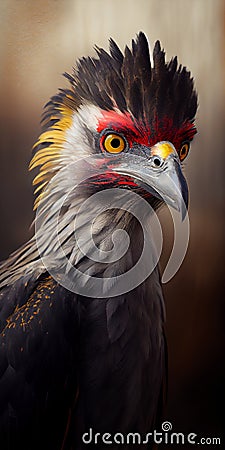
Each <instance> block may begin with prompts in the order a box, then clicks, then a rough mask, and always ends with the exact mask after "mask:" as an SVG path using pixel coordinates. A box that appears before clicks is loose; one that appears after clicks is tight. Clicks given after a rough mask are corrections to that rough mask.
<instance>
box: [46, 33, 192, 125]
mask: <svg viewBox="0 0 225 450" xmlns="http://www.w3.org/2000/svg"><path fill="white" fill-rule="evenodd" d="M95 49H96V52H97V55H98V57H97V58H90V57H86V58H81V59H80V60H79V61H78V64H77V67H76V68H75V69H74V72H73V75H72V76H71V75H69V74H67V73H66V74H64V75H65V76H66V78H67V79H68V80H69V82H70V84H71V90H70V91H66V90H64V91H62V92H61V93H59V94H58V96H55V97H53V98H52V101H51V103H50V104H49V105H47V106H48V107H47V111H46V113H45V119H46V120H45V124H46V125H51V123H49V124H47V123H46V122H47V119H48V118H50V117H51V115H52V112H53V110H54V107H55V105H57V104H60V102H61V104H62V103H63V104H64V103H65V101H66V102H67V103H68V98H69V103H70V104H69V105H68V106H69V107H70V108H71V109H73V110H76V109H77V108H78V107H79V106H80V105H82V104H85V103H91V104H94V105H96V106H98V107H99V108H101V109H104V110H111V109H113V108H118V109H119V110H120V111H121V112H126V111H127V112H129V113H131V114H132V116H133V118H134V119H136V120H138V121H142V122H143V123H144V124H146V125H148V126H150V127H151V128H152V129H154V126H155V124H156V123H157V124H158V127H159V128H160V126H161V128H163V126H164V122H165V120H167V122H168V119H169V120H170V123H171V126H172V127H173V128H175V129H176V130H179V129H180V128H181V127H182V125H183V124H184V123H186V122H193V121H194V117H195V114H196V110H197V94H196V91H195V90H194V85H193V79H192V78H191V76H190V72H188V71H187V69H186V67H182V66H181V65H180V66H179V67H178V65H177V57H176V56H175V57H174V58H172V59H171V61H169V62H165V52H164V50H162V49H161V45H160V42H159V41H156V43H155V46H154V50H153V66H151V62H150V55H149V46H148V41H147V38H146V36H145V34H144V33H142V32H140V33H139V34H138V36H137V39H136V40H133V41H132V48H131V49H129V48H128V47H126V48H125V52H124V55H123V54H122V52H121V51H120V49H119V47H118V46H117V44H116V43H115V42H114V41H113V40H112V39H110V40H109V53H107V52H106V51H105V50H104V49H102V48H99V47H96V48H95Z"/></svg>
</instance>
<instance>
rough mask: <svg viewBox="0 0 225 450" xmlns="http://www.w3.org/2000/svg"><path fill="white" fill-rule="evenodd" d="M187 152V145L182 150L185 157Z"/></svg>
mask: <svg viewBox="0 0 225 450" xmlns="http://www.w3.org/2000/svg"><path fill="white" fill-rule="evenodd" d="M186 151H187V147H186V145H184V146H183V147H182V149H181V153H182V155H184V154H185V153H186Z"/></svg>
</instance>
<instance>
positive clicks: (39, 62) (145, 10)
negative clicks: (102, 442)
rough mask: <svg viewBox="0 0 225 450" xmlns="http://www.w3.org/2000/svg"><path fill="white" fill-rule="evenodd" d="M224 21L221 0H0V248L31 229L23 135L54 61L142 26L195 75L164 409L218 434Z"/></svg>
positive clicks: (51, 90)
mask: <svg viewBox="0 0 225 450" xmlns="http://www.w3.org/2000/svg"><path fill="white" fill-rule="evenodd" d="M224 24H225V21H224V2H223V0H138V1H137V0H123V1H121V0H64V1H63V0H39V1H32V2H31V1H29V0H1V2H0V52H1V53H0V63H1V65H0V99H1V108H0V129H1V132H0V137H1V146H0V158H1V161H0V162H1V163H0V170H1V175H0V181H1V205H0V207H1V221H0V258H1V259H3V258H5V257H6V256H7V255H8V254H9V252H11V251H13V250H15V249H16V248H17V247H18V246H19V245H20V244H22V243H23V242H24V241H26V240H27V238H28V237H29V236H30V235H31V231H29V226H30V223H31V221H32V218H33V214H32V200H33V197H32V187H31V180H32V174H29V173H28V170H27V168H28V162H29V160H30V156H31V147H32V145H33V143H34V142H35V140H36V138H37V136H38V134H39V132H40V126H39V118H40V114H41V112H42V106H43V104H44V103H46V101H47V100H48V99H49V97H50V96H51V95H53V94H55V92H56V91H57V88H58V87H64V86H66V81H65V80H64V79H63V78H62V76H61V73H62V72H64V71H70V70H71V67H72V65H74V64H75V60H76V58H77V57H81V56H83V55H93V54H94V51H93V45H94V44H97V45H99V46H103V47H107V41H108V38H109V37H110V36H112V37H113V38H114V39H115V40H116V41H117V43H118V44H119V45H120V46H121V48H123V47H124V45H125V44H126V43H128V44H130V41H131V38H132V37H134V36H135V34H136V33H137V32H138V31H140V30H143V31H144V32H146V34H147V35H148V37H149V40H150V42H151V43H153V42H154V41H155V40H156V39H160V40H161V42H162V45H163V47H164V48H165V49H166V53H167V58H168V59H169V58H170V57H172V56H173V55H175V54H177V55H178V58H179V61H180V62H181V63H183V64H185V65H187V66H188V67H189V69H190V70H191V72H192V74H193V75H194V77H195V82H196V88H197V90H198V93H199V104H200V108H199V111H198V116H197V126H198V131H199V134H198V135H197V137H196V138H195V142H194V143H193V145H192V150H191V154H190V156H189V158H188V160H187V162H186V169H185V171H186V176H187V179H188V184H189V188H190V194H191V204H190V220H191V238H190V245H189V250H188V253H187V255H186V259H185V262H184V263H183V265H182V268H181V269H180V271H179V272H178V274H177V275H176V277H175V278H174V279H173V280H172V281H171V282H170V283H168V284H167V285H165V286H164V291H165V297H166V304H167V334H168V345H169V398H168V407H167V413H166V418H167V419H168V420H170V421H171V422H172V423H173V429H174V431H180V432H181V431H186V432H187V431H188V432H196V433H200V434H201V435H202V436H206V437H207V436H222V433H223V429H225V420H224V402H225V396H224V383H225V369H224V365H225V362H224V360H225V314H224V313H225V307H224V297H225V285H224V260H225V257H224V255H225V246H224V240H225V239H224V225H225V217H224V204H225V203H224V197H225V189H224V188H225V186H224V185H225V182H224V180H225V176H224V172H225V164H224V163H225V151H224V69H225V65H224V64H225V63H224V42H225V34H224V31H225V30H224ZM118 431H119V430H118ZM193 447H194V446H192V448H193ZM196 447H197V446H196ZM166 448H167V449H168V448H169V446H166ZM182 448H185V446H182ZM208 448H211V447H210V446H208ZM222 448H225V442H224V441H223V446H222Z"/></svg>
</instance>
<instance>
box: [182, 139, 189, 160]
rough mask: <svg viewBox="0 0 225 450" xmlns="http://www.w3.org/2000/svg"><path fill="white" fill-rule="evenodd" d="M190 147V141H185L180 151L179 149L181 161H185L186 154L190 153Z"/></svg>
mask: <svg viewBox="0 0 225 450" xmlns="http://www.w3.org/2000/svg"><path fill="white" fill-rule="evenodd" d="M189 147H190V144H189V142H185V143H184V144H183V145H182V146H181V148H180V151H179V156H180V160H181V161H183V160H184V159H185V158H186V156H187V155H188V152H189Z"/></svg>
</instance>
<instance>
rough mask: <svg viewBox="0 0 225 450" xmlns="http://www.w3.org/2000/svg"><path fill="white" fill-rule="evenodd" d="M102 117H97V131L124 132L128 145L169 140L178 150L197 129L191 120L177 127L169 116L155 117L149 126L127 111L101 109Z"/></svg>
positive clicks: (148, 144) (153, 143)
mask: <svg viewBox="0 0 225 450" xmlns="http://www.w3.org/2000/svg"><path fill="white" fill-rule="evenodd" d="M101 112H102V115H103V117H102V118H101V119H99V122H98V127H97V131H98V132H99V133H101V132H102V131H103V130H105V129H109V130H113V131H115V132H117V133H121V134H124V136H125V137H126V139H127V141H128V143H129V147H130V148H132V146H133V143H138V144H140V145H145V146H147V147H152V146H153V145H155V144H156V143H157V142H160V141H169V142H171V143H172V144H173V145H174V147H175V148H176V149H177V151H179V149H180V147H181V144H182V142H183V141H184V140H190V141H191V140H192V139H193V137H194V135H195V134H196V133H197V130H196V128H195V126H194V124H193V122H192V121H186V122H184V123H183V124H182V126H181V127H180V128H179V129H178V128H176V127H175V126H174V124H173V120H172V119H171V118H170V117H166V116H165V117H163V119H161V120H159V119H158V118H155V120H154V121H153V123H152V125H151V127H150V125H146V124H145V123H143V122H141V121H137V120H136V119H134V118H133V117H132V116H131V115H130V114H129V113H128V112H126V113H121V112H116V111H105V110H102V111H101Z"/></svg>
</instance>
